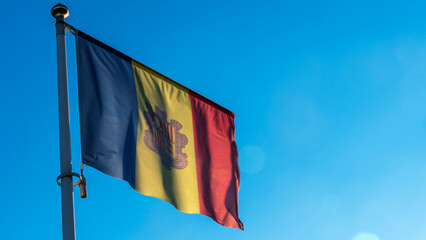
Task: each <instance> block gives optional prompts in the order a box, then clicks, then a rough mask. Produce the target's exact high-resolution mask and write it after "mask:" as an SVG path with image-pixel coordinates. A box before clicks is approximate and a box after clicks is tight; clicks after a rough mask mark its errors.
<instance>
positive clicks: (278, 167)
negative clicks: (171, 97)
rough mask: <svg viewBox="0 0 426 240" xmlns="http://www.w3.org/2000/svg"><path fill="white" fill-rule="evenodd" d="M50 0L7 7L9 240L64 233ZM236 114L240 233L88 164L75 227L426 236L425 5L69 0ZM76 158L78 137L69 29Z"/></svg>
mask: <svg viewBox="0 0 426 240" xmlns="http://www.w3.org/2000/svg"><path fill="white" fill-rule="evenodd" d="M56 3H57V2H56V1H43V2H40V1H27V0H24V1H3V2H2V3H0V9H1V10H0V12H1V14H0V22H1V23H2V37H1V38H0V52H1V56H2V58H0V66H1V67H0V76H1V85H2V87H1V88H0V106H1V109H2V115H1V118H0V135H1V136H2V137H1V138H0V150H1V153H2V154H1V163H2V164H1V166H2V171H1V173H2V174H1V175H0V180H1V181H2V191H1V198H0V210H1V214H0V226H1V227H0V236H2V237H1V238H2V239H60V237H61V215H60V214H61V212H60V188H59V187H58V186H57V185H56V182H55V179H56V177H57V175H58V174H59V142H58V140H59V133H58V110H57V108H58V106H57V83H56V81H57V79H56V74H57V73H56V40H55V28H54V23H55V20H54V19H53V18H52V17H51V15H50V9H51V7H52V6H53V5H54V4H56ZM62 3H63V4H65V5H67V6H68V8H69V9H70V17H69V18H68V19H67V22H68V23H70V24H71V25H73V26H75V27H76V28H79V29H81V30H82V31H84V32H86V33H88V34H90V35H92V36H93V37H95V38H97V39H99V40H101V41H103V42H105V43H106V44H108V45H110V46H112V47H114V48H116V49H118V50H120V51H122V52H123V53H125V54H127V55H129V56H131V57H133V58H134V59H137V60H138V61H140V62H142V63H144V64H146V65H148V66H150V67H152V68H154V69H156V70H157V71H159V72H161V73H163V74H165V75H167V76H169V77H170V78H172V79H174V80H176V81H178V82H180V83H182V84H183V85H185V86H187V87H189V88H191V89H193V90H194V91H196V92H198V93H200V94H202V95H204V96H206V97H208V98H210V99H212V100H213V101H215V102H217V103H219V104H221V105H223V106H225V107H226V108H228V109H230V110H232V111H233V112H234V113H235V114H236V118H235V124H236V141H237V144H238V146H239V151H240V166H241V171H242V172H241V186H240V195H239V196H240V203H239V212H240V218H241V220H242V221H243V223H244V224H245V228H246V229H245V231H240V230H235V229H228V228H225V227H222V226H220V225H218V224H217V223H215V222H213V221H212V220H211V219H209V218H208V217H205V216H202V215H193V214H185V213H181V212H179V211H177V210H176V209H175V208H174V207H173V206H172V205H170V204H168V203H166V202H163V201H161V200H158V199H154V198H151V197H147V196H143V195H141V194H139V193H137V192H135V191H134V190H132V188H131V187H129V186H128V184H127V183H126V182H124V181H121V180H117V179H113V178H111V177H108V176H106V175H104V174H102V173H100V172H98V171H96V170H94V169H91V168H90V167H86V168H85V175H86V178H87V181H88V195H89V196H88V198H87V199H80V198H79V197H78V189H75V190H76V193H77V194H76V197H75V217H76V231H77V239H285V240H401V239H404V240H421V239H426V204H425V203H426V188H425V187H424V186H426V174H425V173H426V161H425V160H426V149H425V144H426V134H425V133H426V110H425V108H424V103H425V102H426V68H425V67H424V66H425V63H426V28H425V27H424V26H425V25H426V16H425V15H424V12H425V10H426V2H424V1H409V2H407V1H387V2H383V1H352V2H344V1H299V2H291V1H254V0H245V1H242V0H241V1H213V2H211V1H210V2H207V1H124V0H123V1H63V2H62ZM67 51H68V63H69V64H68V70H69V90H70V93H69V94H70V114H71V115H70V120H71V135H72V136H71V138H72V139H71V141H72V155H73V163H74V165H73V168H74V169H75V171H78V169H79V162H80V157H79V156H80V147H79V126H78V124H79V123H78V109H77V88H76V87H77V84H76V66H75V65H76V64H75V45H74V37H73V36H72V35H70V34H68V36H67Z"/></svg>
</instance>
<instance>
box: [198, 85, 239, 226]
mask: <svg viewBox="0 0 426 240" xmlns="http://www.w3.org/2000/svg"><path fill="white" fill-rule="evenodd" d="M190 99H191V107H192V119H193V126H194V143H195V144H194V145H195V158H196V165H197V181H198V195H199V202H200V213H201V214H204V215H207V216H209V217H211V218H212V219H213V220H215V221H216V222H218V223H220V224H222V225H224V226H227V227H233V228H241V229H243V228H244V227H243V224H242V223H241V221H240V220H239V218H238V206H237V205H238V186H239V170H238V153H237V146H236V144H235V141H234V118H233V115H232V116H231V115H230V114H228V113H226V112H223V111H221V110H219V109H218V108H216V107H214V106H212V105H211V104H208V103H206V102H204V101H202V100H201V99H199V98H198V97H197V95H194V94H192V93H191V92H190Z"/></svg>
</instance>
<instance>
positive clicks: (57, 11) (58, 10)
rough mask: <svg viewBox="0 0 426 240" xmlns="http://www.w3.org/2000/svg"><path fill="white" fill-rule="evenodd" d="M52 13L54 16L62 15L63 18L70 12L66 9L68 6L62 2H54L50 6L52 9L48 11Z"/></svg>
mask: <svg viewBox="0 0 426 240" xmlns="http://www.w3.org/2000/svg"><path fill="white" fill-rule="evenodd" d="M50 12H51V13H52V16H53V17H54V18H57V17H60V16H62V17H63V18H66V17H68V16H69V15H70V12H69V11H68V8H67V7H66V6H65V5H63V4H60V3H58V4H56V5H55V6H53V7H52V10H51V11H50Z"/></svg>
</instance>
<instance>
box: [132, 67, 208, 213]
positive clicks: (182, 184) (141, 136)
mask: <svg viewBox="0 0 426 240" xmlns="http://www.w3.org/2000/svg"><path fill="white" fill-rule="evenodd" d="M132 66H133V71H134V76H135V83H136V91H137V97H138V105H139V123H138V133H137V144H136V186H135V189H136V191H138V192H140V193H142V194H144V195H148V196H152V197H156V198H160V199H163V200H165V201H167V202H169V203H171V204H173V205H174V206H175V207H176V208H177V209H179V210H180V211H182V212H186V213H199V211H200V208H199V200H198V187H197V171H196V166H195V150H194V140H193V139H194V133H193V126H192V110H191V102H190V98H189V94H188V91H185V89H182V88H179V87H177V86H174V85H173V84H170V83H169V82H167V81H165V80H163V79H161V76H159V75H157V74H153V73H152V72H149V71H148V70H146V68H145V67H144V66H142V65H140V64H139V63H137V62H134V61H133V62H132ZM158 110H160V112H158ZM150 111H151V112H153V113H157V115H155V116H157V117H154V121H152V122H151V120H152V119H153V118H152V115H150V114H149V112H150ZM161 112H165V113H166V114H167V120H166V121H165V122H166V125H167V124H176V123H175V122H173V120H174V121H177V122H178V123H179V124H180V125H181V126H182V128H181V129H180V130H178V133H180V134H183V135H184V136H186V138H187V139H188V141H187V144H186V145H183V144H182V142H183V141H184V138H182V137H180V138H179V136H176V135H175V132H173V134H171V133H170V132H168V133H163V134H162V133H161V132H160V131H161V130H152V129H153V128H155V127H153V125H155V126H160V128H161V129H167V126H166V125H165V122H164V121H162V120H160V119H159V118H160V117H158V116H159V115H161V114H162V113H161ZM153 122H154V124H152V123H153ZM155 123H157V125H156V124H155ZM150 126H151V128H150ZM161 126H165V127H163V128H162V127H161ZM150 129H151V130H150ZM170 129H171V128H169V130H170ZM174 131H177V129H174ZM150 133H151V134H152V136H153V137H152V139H150V138H149V137H147V136H146V135H150ZM147 139H148V140H147ZM171 139H173V142H174V143H173V142H172V141H171ZM179 143H180V144H181V146H179ZM150 144H151V145H150ZM148 145H150V146H151V148H150V147H149V146H148ZM153 147H154V148H155V149H157V152H156V150H155V149H154V150H153V149H152V148H153ZM158 149H162V150H158ZM178 149H181V153H182V154H186V157H187V158H186V161H187V165H186V162H182V161H178V163H177V166H178V167H177V168H175V167H173V166H171V167H170V165H169V166H167V161H166V163H162V158H161V157H160V155H161V154H163V161H165V160H164V159H166V158H168V157H167V156H166V157H164V156H165V155H164V152H162V153H159V152H158V151H164V150H165V152H170V151H174V152H173V154H169V156H171V157H170V158H173V157H174V158H176V157H177V156H174V155H175V154H176V151H177V150H178ZM181 157H182V156H181ZM180 159H182V158H180ZM183 159H185V158H183ZM166 160H167V159H166ZM169 160H170V159H169ZM169 163H170V161H169ZM183 167H184V168H183ZM178 168H183V169H178Z"/></svg>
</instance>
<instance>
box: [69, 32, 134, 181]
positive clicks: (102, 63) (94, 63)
mask: <svg viewBox="0 0 426 240" xmlns="http://www.w3.org/2000/svg"><path fill="white" fill-rule="evenodd" d="M76 45H77V64H78V93H79V106H80V129H81V152H82V158H83V162H84V163H85V164H87V165H89V166H92V167H94V168H96V169H98V170H100V171H102V172H103V173H105V174H108V175H110V176H112V177H116V178H120V179H124V180H126V181H127V182H129V183H130V185H131V186H132V187H134V186H135V161H136V138H137V135H136V134H137V129H138V102H137V96H136V86H135V80H134V75H133V69H132V65H131V58H129V57H127V56H125V55H124V54H122V53H120V52H118V51H116V50H114V49H112V48H110V47H109V46H107V45H105V44H103V43H101V42H99V41H97V40H96V39H93V38H92V37H90V36H88V35H86V34H84V33H82V32H80V31H78V32H77V35H76Z"/></svg>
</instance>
